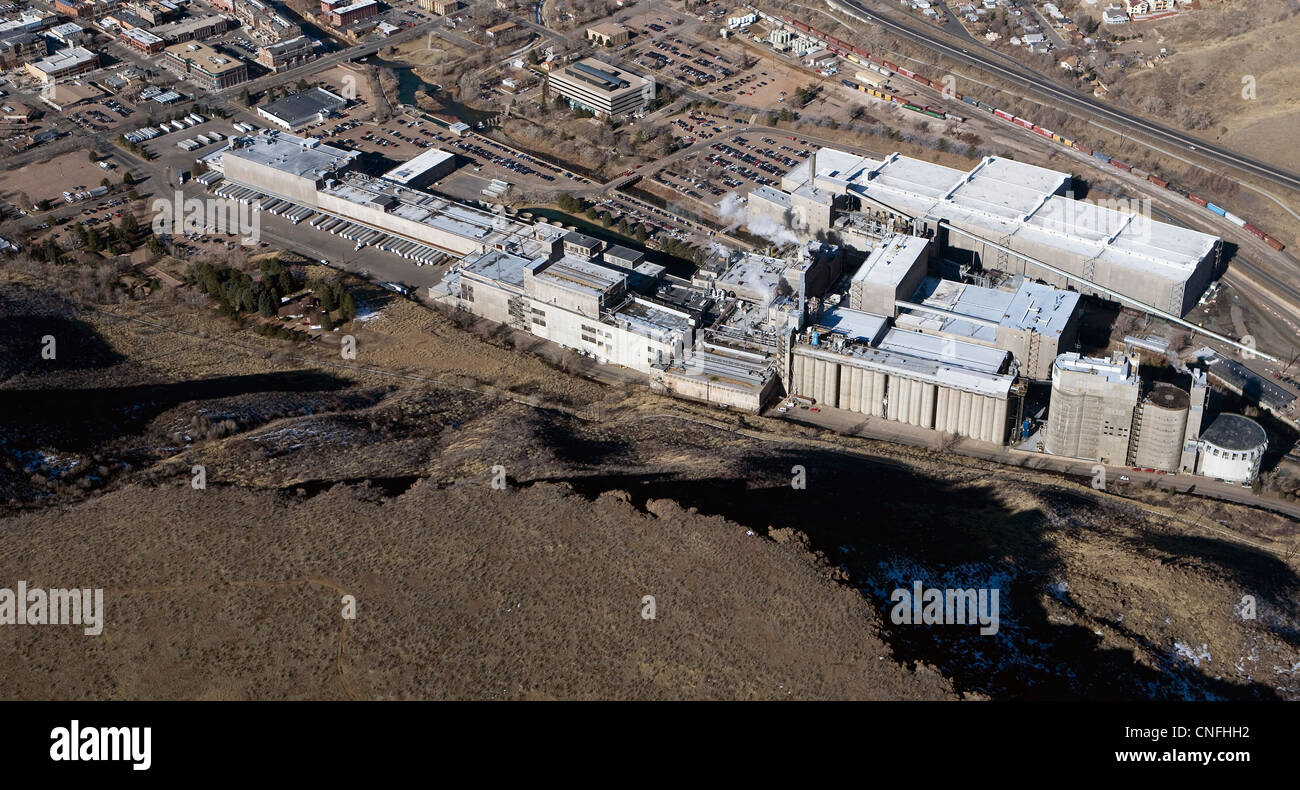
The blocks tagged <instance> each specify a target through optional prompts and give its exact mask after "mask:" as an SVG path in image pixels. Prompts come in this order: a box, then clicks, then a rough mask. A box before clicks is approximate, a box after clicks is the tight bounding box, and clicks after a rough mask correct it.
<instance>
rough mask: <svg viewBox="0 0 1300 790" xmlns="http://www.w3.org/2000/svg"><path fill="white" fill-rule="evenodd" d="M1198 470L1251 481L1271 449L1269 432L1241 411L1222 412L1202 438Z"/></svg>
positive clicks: (1225, 477)
mask: <svg viewBox="0 0 1300 790" xmlns="http://www.w3.org/2000/svg"><path fill="white" fill-rule="evenodd" d="M1199 449H1200V456H1199V458H1198V459H1197V462H1196V473H1197V474H1200V475H1204V476H1206V477H1213V478H1215V479H1218V480H1227V481H1229V482H1232V483H1245V484H1249V483H1252V482H1254V480H1255V477H1256V476H1258V475H1259V463H1260V460H1261V459H1263V457H1264V451H1265V450H1266V449H1268V434H1266V433H1265V432H1264V429H1263V428H1261V427H1260V425H1259V423H1257V422H1255V421H1254V420H1252V419H1250V418H1249V417H1244V416H1242V415H1240V414H1220V415H1219V416H1218V417H1216V418H1215V419H1214V422H1213V423H1211V424H1210V427H1209V428H1207V429H1206V430H1205V431H1204V432H1202V433H1201V438H1200V441H1199Z"/></svg>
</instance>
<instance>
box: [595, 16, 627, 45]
mask: <svg viewBox="0 0 1300 790" xmlns="http://www.w3.org/2000/svg"><path fill="white" fill-rule="evenodd" d="M628 37H629V34H628V30H627V28H626V27H624V26H623V25H620V24H617V23H615V22H605V23H603V24H599V25H592V26H591V27H589V28H587V40H588V41H592V42H595V43H596V44H597V45H599V46H602V47H621V46H623V45H624V44H626V43H627V41H628Z"/></svg>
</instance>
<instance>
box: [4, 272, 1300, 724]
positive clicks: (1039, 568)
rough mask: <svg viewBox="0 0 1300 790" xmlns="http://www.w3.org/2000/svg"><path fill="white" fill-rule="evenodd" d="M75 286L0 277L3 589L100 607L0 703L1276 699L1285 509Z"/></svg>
mask: <svg viewBox="0 0 1300 790" xmlns="http://www.w3.org/2000/svg"><path fill="white" fill-rule="evenodd" d="M88 307H93V306H88V305H78V304H75V303H71V302H67V301H65V300H63V299H62V298H58V297H56V296H54V295H52V294H51V293H50V292H49V291H48V290H47V289H44V288H42V287H41V278H40V277H39V276H34V275H32V274H30V273H16V272H12V271H11V272H7V273H5V275H4V277H3V278H2V279H0V316H2V317H3V319H0V320H3V321H4V325H3V326H0V329H3V330H4V331H3V332H0V435H3V436H4V442H3V444H0V529H2V530H3V531H4V534H5V540H4V541H3V543H0V568H3V569H4V576H5V581H4V584H5V585H7V586H12V585H13V584H14V583H16V582H17V581H18V580H20V579H22V580H25V581H27V582H28V583H29V584H30V585H32V586H45V587H102V588H103V589H104V595H105V607H106V611H107V614H106V624H105V627H104V632H103V634H102V635H101V636H98V637H90V636H85V635H83V634H82V633H81V632H80V629H77V628H73V627H41V628H38V627H24V628H18V627H14V628H5V629H2V630H0V667H3V668H4V669H2V670H0V676H3V678H4V680H5V681H6V682H5V684H4V688H5V692H4V696H5V697H6V698H13V699H30V698H60V699H62V698H70V699H96V698H115V699H135V698H147V699H174V698H183V699H190V698H199V699H304V698H305V699H329V698H358V699H448V698H455V699H463V698H474V699H525V698H528V699H531V698H584V699H586V698H636V699H679V698H734V697H738V698H746V699H777V698H795V699H807V698H854V699H944V698H954V697H964V698H974V699H980V698H989V697H992V698H1011V697H1023V698H1097V697H1104V698H1188V697H1191V698H1255V699H1276V698H1286V699H1295V698H1297V697H1300V684H1298V683H1297V678H1296V675H1295V668H1296V667H1297V665H1300V640H1297V639H1296V634H1297V633H1300V630H1298V629H1297V624H1300V612H1298V611H1297V604H1296V602H1297V600H1300V595H1298V594H1297V593H1300V580H1297V577H1296V568H1295V563H1294V561H1293V560H1292V561H1288V560H1287V559H1286V558H1285V557H1283V556H1279V554H1277V553H1274V552H1273V551H1272V548H1273V547H1274V546H1278V547H1281V546H1285V545H1286V543H1287V541H1288V540H1294V534H1295V525H1294V523H1291V522H1287V521H1285V520H1283V519H1281V518H1278V517H1274V516H1269V515H1265V514H1260V513H1257V512H1253V511H1250V510H1248V509H1245V508H1240V507H1233V506H1226V505H1224V506H1220V505H1214V504H1212V503H1206V502H1201V501H1199V500H1187V499H1185V498H1184V499H1179V500H1176V501H1174V500H1168V499H1165V498H1163V496H1164V495H1147V494H1141V495H1139V497H1142V498H1127V499H1126V498H1122V497H1118V496H1114V495H1111V494H1106V493H1101V492H1096V491H1093V490H1092V489H1090V488H1088V487H1086V486H1085V485H1081V484H1079V483H1077V482H1074V481H1069V480H1064V479H1061V478H1059V477H1056V476H1053V475H1048V474H1044V473H1040V472H1034V471H1029V470H1001V469H999V470H992V471H991V470H989V469H988V468H987V466H985V465H982V464H979V463H976V462H974V461H967V460H964V459H960V458H954V457H948V456H941V455H938V454H936V453H933V452H930V451H926V450H920V449H910V448H903V447H898V446H893V445H887V444H883V443H878V442H871V441H867V440H861V439H854V438H846V437H832V436H829V435H825V434H821V433H819V432H816V431H813V430H812V429H807V428H799V427H796V426H791V425H788V424H786V423H782V422H778V421H772V420H766V419H763V418H757V417H746V418H745V423H746V424H745V425H743V426H742V425H740V424H738V423H737V421H736V418H735V416H727V415H722V414H720V413H719V412H717V411H716V410H712V409H707V408H704V407H699V406H694V405H691V404H686V403H682V402H678V401H671V400H666V399H663V398H659V397H657V396H654V395H651V394H650V393H648V392H646V391H644V390H641V389H635V388H609V387H604V386H601V385H597V384H595V383H593V382H590V381H586V380H583V379H580V378H576V377H574V376H571V375H569V374H566V373H564V372H563V371H561V370H559V369H557V368H555V367H553V366H551V365H548V364H546V363H544V362H542V361H541V360H539V359H537V358H535V357H533V356H530V355H527V354H523V353H520V352H519V351H516V350H514V349H513V348H512V347H511V346H510V344H509V343H508V342H506V341H505V340H504V339H503V338H501V337H496V336H493V335H491V334H486V335H485V334H482V333H472V332H467V331H464V330H462V329H459V328H458V327H457V324H456V322H455V321H453V320H452V319H451V318H449V317H446V316H443V315H441V314H438V313H433V312H429V311H427V310H425V309H424V308H422V307H419V306H418V305H415V304H411V303H407V302H402V301H394V302H392V303H390V304H389V305H387V306H385V307H383V310H382V312H381V314H380V316H379V317H377V318H373V319H371V320H369V321H366V322H364V328H361V327H355V331H356V332H357V338H358V357H357V359H356V360H355V361H354V362H344V361H343V360H341V359H340V358H339V357H338V356H337V354H335V353H333V351H332V349H331V348H330V347H328V346H323V345H322V346H317V345H310V344H309V345H306V346H288V345H285V344H283V343H282V342H280V341H270V340H266V339H264V338H260V337H257V336H255V335H252V334H251V333H248V332H238V333H236V332H232V331H231V330H230V328H229V326H228V325H227V324H226V322H225V321H224V320H221V321H219V320H217V319H215V317H210V316H209V315H208V312H207V310H206V308H201V307H200V308H198V309H194V308H189V307H186V308H181V307H179V306H176V305H172V304H169V303H168V302H167V301H166V300H163V299H159V300H155V301H149V302H138V303H130V304H127V305H123V306H118V307H115V308H113V310H112V311H111V312H112V313H113V315H107V314H105V313H104V312H96V311H95V310H103V309H106V308H98V307H96V308H95V310H90V309H87V308H88ZM118 316H122V317H125V316H131V317H135V318H138V319H140V320H143V321H149V322H151V324H153V325H148V324H141V323H137V322H133V321H125V320H122V319H121V318H120V317H118ZM162 327H166V328H162ZM45 334H52V335H55V336H56V337H59V338H61V340H60V346H59V347H60V349H61V350H60V353H59V357H58V359H57V360H54V361H53V362H54V364H47V365H44V366H42V365H41V364H40V363H38V361H37V359H38V358H39V355H37V356H36V357H35V358H34V356H33V354H34V352H36V350H37V347H38V341H39V339H40V337H41V336H43V335H45ZM367 368H368V369H367ZM380 370H383V371H387V372H386V373H381V372H376V371H380ZM405 375H410V376H416V375H419V376H425V377H428V378H431V379H437V380H438V381H440V382H443V383H442V384H435V383H432V382H430V381H428V380H416V379H412V378H403V377H402V376H405ZM462 383H463V384H466V385H470V384H472V385H473V386H474V388H475V389H477V390H484V389H488V388H491V389H492V390H493V391H495V392H499V393H508V394H510V397H511V398H521V399H527V400H529V401H531V402H533V403H536V404H538V405H525V404H524V403H520V402H516V401H514V400H511V399H508V398H504V397H498V396H496V395H492V394H480V392H476V391H473V390H467V389H462V388H460V387H459V386H457V385H459V384H462ZM196 465H197V466H202V467H203V468H204V470H205V474H206V487H205V488H203V489H201V490H199V489H195V488H194V487H193V486H192V480H193V476H192V472H193V468H194V467H195V466H196ZM795 465H801V466H803V467H805V469H806V471H807V477H808V484H807V488H806V489H796V488H793V487H791V485H790V479H791V470H792V467H794V466H795ZM498 467H499V468H498ZM494 479H497V480H500V481H503V482H504V487H503V488H499V489H498V488H494V487H493V481H494ZM1207 524H1208V525H1214V526H1216V529H1217V530H1218V531H1212V530H1209V529H1206V528H1205V526H1206V525H1207ZM1242 538H1248V539H1249V540H1251V541H1253V542H1255V543H1257V544H1259V545H1262V546H1264V547H1265V548H1263V549H1260V548H1253V547H1251V546H1250V545H1248V544H1246V543H1245V542H1243V540H1242ZM914 579H922V580H926V581H927V583H929V584H931V585H933V586H945V587H954V586H960V587H986V586H996V587H999V588H1000V589H1001V590H1002V591H1003V599H1002V606H1001V613H1002V614H1001V618H1002V619H1001V627H1000V631H999V633H998V635H997V636H995V637H981V636H978V635H977V633H976V632H975V630H974V629H970V628H967V627H963V626H951V627H938V628H918V627H914V626H906V625H894V624H893V623H892V622H890V620H889V618H888V605H889V602H888V598H889V592H890V591H891V590H892V589H894V588H895V587H898V586H906V585H909V584H910V582H911V581H912V580H914ZM345 595H353V596H356V600H357V612H356V617H355V619H345V618H344V617H343V616H342V609H343V603H342V598H343V596H345ZM1243 595H1253V596H1255V597H1256V598H1257V599H1258V601H1259V617H1258V619H1255V620H1242V619H1241V618H1240V617H1238V616H1237V614H1236V606H1237V604H1238V603H1239V602H1240V600H1241V598H1242V596H1243ZM644 596H654V600H655V606H656V612H655V617H654V618H653V619H646V618H644V617H643V616H642V612H643V599H644Z"/></svg>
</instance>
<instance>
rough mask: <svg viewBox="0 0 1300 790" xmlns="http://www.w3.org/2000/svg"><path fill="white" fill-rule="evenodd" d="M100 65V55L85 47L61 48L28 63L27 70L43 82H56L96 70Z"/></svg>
mask: <svg viewBox="0 0 1300 790" xmlns="http://www.w3.org/2000/svg"><path fill="white" fill-rule="evenodd" d="M98 67H99V55H98V54H97V53H94V52H91V51H90V50H88V49H86V48H85V47H71V48H69V49H64V50H60V51H59V52H56V53H54V54H53V55H50V56H49V57H47V58H42V59H40V60H34V61H32V62H31V63H28V64H27V71H28V73H30V74H31V75H32V76H33V77H36V78H37V79H39V80H42V81H43V82H54V81H55V80H61V79H64V78H66V77H75V76H76V75H78V74H85V73H86V72H88V71H94V70H95V69H96V68H98Z"/></svg>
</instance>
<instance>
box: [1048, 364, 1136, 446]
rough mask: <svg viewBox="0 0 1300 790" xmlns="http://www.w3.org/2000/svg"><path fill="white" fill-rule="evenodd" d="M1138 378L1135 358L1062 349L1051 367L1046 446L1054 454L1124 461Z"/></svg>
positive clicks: (1131, 424) (1134, 407) (1130, 429)
mask: <svg viewBox="0 0 1300 790" xmlns="http://www.w3.org/2000/svg"><path fill="white" fill-rule="evenodd" d="M1140 390H1141V382H1140V381H1139V380H1138V371H1137V362H1136V360H1133V359H1130V358H1128V357H1126V356H1124V355H1123V354H1116V355H1115V356H1114V357H1112V358H1111V359H1109V360H1106V359H1097V358H1095V357H1085V356H1081V355H1079V354H1076V353H1074V352H1068V353H1065V354H1061V355H1060V356H1058V357H1057V358H1056V363H1055V366H1054V367H1053V369H1052V396H1051V403H1050V405H1049V407H1048V412H1047V440H1046V442H1045V448H1046V450H1047V452H1049V453H1051V454H1053V455H1063V456H1067V457H1070V458H1085V459H1088V460H1093V461H1100V462H1101V463H1103V464H1114V465H1117V466H1119V465H1123V464H1124V463H1125V462H1126V461H1127V460H1128V453H1129V439H1130V435H1131V432H1132V429H1133V414H1134V410H1135V409H1136V408H1137V405H1138V395H1139V392H1140Z"/></svg>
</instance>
